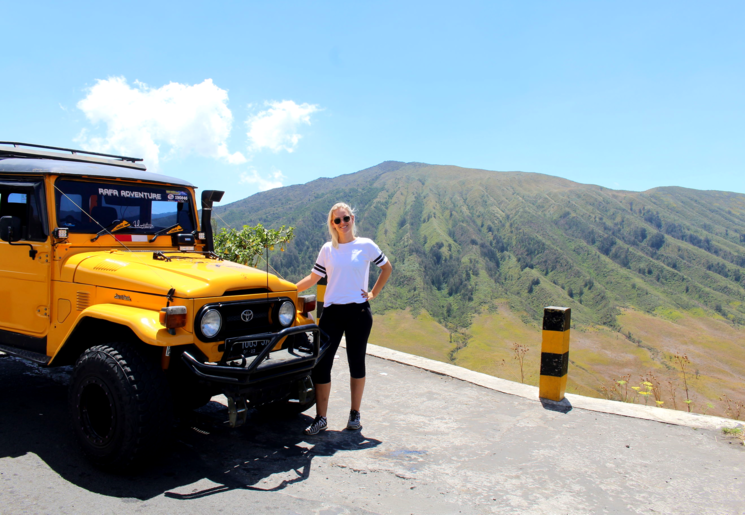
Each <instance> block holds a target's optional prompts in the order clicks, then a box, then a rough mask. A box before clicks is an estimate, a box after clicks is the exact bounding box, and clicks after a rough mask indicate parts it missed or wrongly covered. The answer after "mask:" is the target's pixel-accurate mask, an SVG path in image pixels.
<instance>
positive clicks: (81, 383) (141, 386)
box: [69, 342, 172, 469]
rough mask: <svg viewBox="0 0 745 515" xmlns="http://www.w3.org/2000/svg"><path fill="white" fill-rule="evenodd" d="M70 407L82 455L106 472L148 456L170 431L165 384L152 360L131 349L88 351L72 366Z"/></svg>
mask: <svg viewBox="0 0 745 515" xmlns="http://www.w3.org/2000/svg"><path fill="white" fill-rule="evenodd" d="M69 405H70V411H71V414H72V423H73V429H74V431H75V435H76V436H77V439H78V441H79V443H80V445H81V446H82V448H83V452H84V453H85V455H86V456H87V457H88V458H90V459H91V460H92V461H93V462H94V463H96V464H97V465H100V466H103V467H106V468H117V469H121V468H127V467H129V466H131V465H133V464H135V463H137V462H141V461H143V459H144V458H146V457H150V456H153V455H154V454H156V453H157V451H158V450H159V449H160V448H161V443H162V442H163V440H164V438H165V437H166V436H167V435H168V432H169V430H170V429H171V426H172V418H171V417H172V410H171V398H170V391H169V389H168V384H167V383H166V380H165V377H164V374H163V372H162V370H161V369H160V366H159V362H158V361H157V360H147V359H145V357H144V356H142V355H141V354H140V353H138V352H137V351H136V350H135V349H134V348H133V346H132V345H131V344H129V343H124V342H118V343H110V344H108V345H96V346H94V347H91V348H89V349H87V350H86V351H85V352H84V353H83V354H82V355H81V356H80V358H79V359H78V361H77V363H76V364H75V371H74V372H73V376H72V380H71V382H70V393H69Z"/></svg>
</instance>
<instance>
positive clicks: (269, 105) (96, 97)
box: [0, 0, 745, 203]
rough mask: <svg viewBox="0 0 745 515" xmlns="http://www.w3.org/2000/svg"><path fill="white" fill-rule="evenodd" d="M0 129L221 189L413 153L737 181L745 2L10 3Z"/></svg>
mask: <svg viewBox="0 0 745 515" xmlns="http://www.w3.org/2000/svg"><path fill="white" fill-rule="evenodd" d="M2 25H3V30H2V32H1V33H0V41H2V48H3V49H4V52H3V69H4V71H5V73H4V80H3V81H2V82H0V93H1V96H0V98H2V109H0V140H14V141H23V142H34V143H41V144H49V145H54V146H64V147H78V148H79V147H86V148H90V149H99V150H107V151H110V152H112V153H122V154H125V155H138V156H145V157H147V158H148V159H147V163H146V164H147V165H148V167H149V169H151V170H154V171H158V172H160V173H164V174H167V175H174V176H179V177H182V178H185V179H187V180H189V181H191V182H192V183H194V184H195V185H197V186H199V187H200V188H211V189H224V190H226V192H227V193H226V197H225V199H224V203H225V202H229V201H234V200H238V199H241V198H244V197H246V196H249V195H251V194H254V193H256V192H257V191H259V190H260V189H263V188H267V187H271V186H274V185H279V184H282V185H290V184H298V183H305V182H308V181H310V180H313V179H315V178H317V177H334V176H337V175H340V174H346V173H352V172H355V171H358V170H361V169H364V168H367V167H370V166H374V165H375V164H378V163H380V162H382V161H386V160H397V161H419V162H425V163H433V164H452V165H458V166H463V167H472V168H484V169H489V170H500V171H513V170H519V171H526V172H538V173H544V174H549V175H557V176H560V177H565V178H568V179H571V180H574V181H578V182H582V183H592V184H600V185H603V186H606V187H610V188H616V189H628V190H645V189H649V188H653V187H656V186H669V185H677V186H685V187H689V188H697V189H717V190H727V191H736V192H740V193H745V150H743V149H744V148H745V145H744V144H743V143H745V121H744V120H745V95H743V93H744V92H745V38H743V37H742V27H743V26H745V4H743V3H742V2H706V3H704V2H684V1H674V2H673V1H660V0H656V1H654V2H649V1H645V2H641V1H626V2H598V1H587V2H579V1H532V2H498V1H492V2H458V3H457V4H456V2H447V3H445V2H431V1H430V2H400V1H399V2H386V1H377V2H371V1H368V2H364V1H346V2H293V1H282V2H248V1H244V2H210V3H208V2H189V1H179V2H155V1H151V2H136V1H134V2H127V3H124V2H120V3H103V2H70V3H59V2H55V3H51V2H49V3H45V2H23V3H21V2H16V3H10V4H8V5H4V7H3V24H2Z"/></svg>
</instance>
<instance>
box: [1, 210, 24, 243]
mask: <svg viewBox="0 0 745 515" xmlns="http://www.w3.org/2000/svg"><path fill="white" fill-rule="evenodd" d="M20 239H21V219H20V218H18V217H17V216H4V217H2V218H0V240H3V241H7V242H8V243H12V242H14V241H18V240H20Z"/></svg>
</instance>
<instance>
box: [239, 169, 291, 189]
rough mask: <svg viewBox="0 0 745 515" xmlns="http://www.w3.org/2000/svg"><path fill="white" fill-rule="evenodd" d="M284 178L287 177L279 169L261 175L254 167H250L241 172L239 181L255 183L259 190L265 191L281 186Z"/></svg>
mask: <svg viewBox="0 0 745 515" xmlns="http://www.w3.org/2000/svg"><path fill="white" fill-rule="evenodd" d="M285 179H287V177H285V176H284V174H283V173H282V172H281V171H279V170H275V171H274V172H271V173H269V174H268V175H263V176H262V175H259V172H257V171H256V170H255V169H253V168H251V169H249V170H248V171H247V172H243V173H242V174H241V179H240V182H241V183H242V184H255V185H256V186H257V187H258V188H259V191H266V190H271V189H274V188H279V187H281V186H282V185H283V184H284V180H285Z"/></svg>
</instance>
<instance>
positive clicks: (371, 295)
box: [360, 290, 375, 301]
mask: <svg viewBox="0 0 745 515" xmlns="http://www.w3.org/2000/svg"><path fill="white" fill-rule="evenodd" d="M360 291H361V292H362V293H361V295H362V297H364V298H365V299H366V300H368V301H370V300H373V299H374V298H375V293H373V292H371V291H365V290H360Z"/></svg>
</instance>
